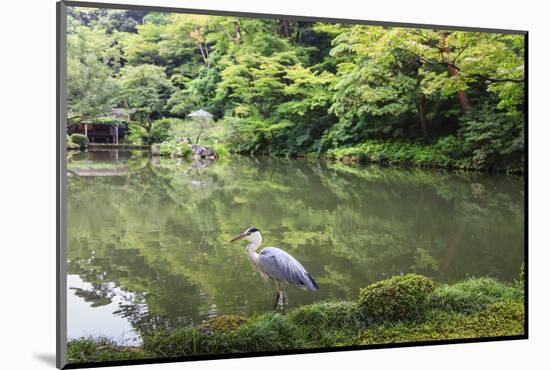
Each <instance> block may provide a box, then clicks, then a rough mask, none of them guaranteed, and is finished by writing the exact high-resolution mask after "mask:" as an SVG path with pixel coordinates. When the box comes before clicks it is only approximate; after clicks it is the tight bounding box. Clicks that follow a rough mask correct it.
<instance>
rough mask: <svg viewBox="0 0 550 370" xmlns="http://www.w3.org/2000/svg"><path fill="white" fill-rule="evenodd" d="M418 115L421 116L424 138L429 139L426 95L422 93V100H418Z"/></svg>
mask: <svg viewBox="0 0 550 370" xmlns="http://www.w3.org/2000/svg"><path fill="white" fill-rule="evenodd" d="M418 115H419V116H420V129H421V131H422V138H423V139H424V141H428V119H427V117H426V95H424V94H420V101H419V102H418Z"/></svg>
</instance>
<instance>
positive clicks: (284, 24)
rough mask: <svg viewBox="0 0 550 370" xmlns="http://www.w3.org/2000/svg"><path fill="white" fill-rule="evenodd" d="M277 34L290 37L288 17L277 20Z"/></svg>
mask: <svg viewBox="0 0 550 370" xmlns="http://www.w3.org/2000/svg"><path fill="white" fill-rule="evenodd" d="M279 34H280V35H281V36H283V37H290V21H289V20H288V19H281V20H279Z"/></svg>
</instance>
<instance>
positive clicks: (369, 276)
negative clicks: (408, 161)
mask: <svg viewBox="0 0 550 370" xmlns="http://www.w3.org/2000/svg"><path fill="white" fill-rule="evenodd" d="M68 169H69V170H70V171H72V172H73V174H72V175H70V177H69V182H68V255H69V265H68V268H69V273H70V274H74V275H77V276H79V277H80V278H81V279H82V280H83V281H85V282H86V283H88V284H90V286H91V287H92V288H91V289H90V288H88V289H83V290H74V291H73V295H74V297H76V298H78V299H79V300H80V301H79V302H85V303H86V305H87V306H86V307H87V311H86V312H88V313H89V314H90V315H92V314H93V312H95V310H98V309H100V308H101V307H104V306H106V305H107V306H108V305H110V304H112V302H113V297H114V296H113V292H112V290H114V289H122V290H124V291H125V292H132V294H131V296H129V299H128V300H127V301H124V302H123V304H118V306H117V309H116V313H115V314H114V315H115V316H116V315H118V316H119V317H122V318H124V319H125V320H127V322H129V323H130V324H131V325H132V327H133V328H135V329H138V330H141V329H143V328H146V329H147V328H160V327H167V328H174V327H179V326H182V325H188V324H193V323H198V322H200V321H202V320H204V319H205V318H207V317H210V316H214V315H217V314H220V313H244V314H246V313H250V312H256V311H261V310H268V309H270V306H271V304H272V299H273V288H272V286H271V285H270V284H267V283H264V282H263V281H262V280H261V279H260V278H259V277H258V276H257V275H256V273H255V272H254V270H253V269H252V267H251V266H250V265H249V263H248V261H247V259H246V254H245V251H244V245H239V246H236V245H229V244H227V241H228V240H229V239H230V238H231V236H233V234H235V233H236V232H239V231H241V230H242V229H244V228H245V227H247V226H252V225H254V226H256V227H258V228H260V229H261V230H262V233H263V235H264V243H265V244H266V245H277V246H279V247H282V248H284V249H286V250H287V251H289V252H290V253H291V254H293V255H294V256H296V258H297V259H298V260H300V261H301V262H302V263H303V265H304V266H305V267H306V268H307V269H308V270H309V271H310V272H311V273H312V274H313V276H314V277H315V278H316V281H317V282H318V283H319V285H320V287H321V289H320V291H319V292H315V293H312V292H308V293H305V292H303V291H301V290H293V289H289V298H290V305H291V306H295V305H299V304H305V303H310V302H313V301H317V300H323V299H331V298H350V297H355V296H356V295H357V292H358V290H359V288H360V287H362V286H365V285H367V284H368V283H370V282H373V281H376V280H379V279H382V278H384V277H387V276H392V275H395V274H400V273H406V272H411V271H412V272H417V273H422V274H425V275H429V276H431V277H433V278H434V279H436V280H437V281H454V280H458V279H462V278H464V277H466V276H481V275H490V276H495V277H498V278H500V279H504V280H508V281H511V280H513V279H514V278H516V277H517V274H518V271H519V267H520V265H521V263H522V261H523V247H524V244H523V212H524V209H523V201H524V194H523V179H521V178H516V177H508V176H486V175H483V174H461V173H438V172H425V171H409V170H398V169H383V168H376V167H367V168H365V167H349V166H344V165H340V164H330V163H328V164H327V163H323V162H306V161H296V160H281V159H259V158H252V159H251V158H240V157H239V158H232V159H231V160H220V161H216V162H214V163H204V162H202V163H198V162H194V163H190V162H186V161H176V160H172V159H163V158H153V159H150V158H149V157H148V156H147V155H146V154H143V153H140V152H135V153H129V152H125V153H124V154H122V153H119V154H118V155H114V154H113V153H109V152H106V153H101V154H97V153H93V152H92V153H77V154H76V155H72V156H71V157H69V158H68ZM115 296H116V295H115ZM119 303H120V302H119ZM71 304H72V303H69V312H71V310H72V309H73V308H72V307H71ZM88 313H83V314H82V315H83V316H80V317H87V315H88ZM78 320H82V319H78ZM73 325H74V326H76V325H77V324H76V323H75V322H73V321H69V328H70V329H71V326H73ZM109 325H110V324H109V323H108V322H105V323H104V324H102V323H97V326H96V329H95V330H96V332H95V334H105V333H104V332H103V331H104V330H108V326H109ZM74 330H77V329H74ZM74 330H73V333H74V332H75V331H74Z"/></svg>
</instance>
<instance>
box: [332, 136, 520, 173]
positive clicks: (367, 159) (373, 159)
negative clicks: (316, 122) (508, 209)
mask: <svg viewBox="0 0 550 370" xmlns="http://www.w3.org/2000/svg"><path fill="white" fill-rule="evenodd" d="M326 157H327V158H328V159H333V160H338V161H342V162H345V163H377V164H384V165H395V166H405V167H419V168H444V169H461V170H476V171H494V172H509V173H521V172H523V164H522V162H521V161H520V160H518V161H509V162H506V163H503V164H502V165H501V166H496V165H495V164H494V163H488V162H486V161H482V160H479V159H477V158H474V156H472V155H469V154H467V153H463V152H461V151H460V150H457V149H456V148H454V147H453V145H451V144H449V143H448V142H447V141H445V140H441V141H439V142H436V143H434V144H424V143H422V142H416V141H380V140H370V141H366V142H364V143H362V144H358V145H355V146H351V147H345V148H338V149H331V150H329V151H328V152H327V153H326Z"/></svg>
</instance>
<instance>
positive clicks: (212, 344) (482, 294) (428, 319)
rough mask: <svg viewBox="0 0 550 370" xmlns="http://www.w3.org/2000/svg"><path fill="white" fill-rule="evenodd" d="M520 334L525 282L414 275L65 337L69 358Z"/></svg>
mask: <svg viewBox="0 0 550 370" xmlns="http://www.w3.org/2000/svg"><path fill="white" fill-rule="evenodd" d="M523 334H524V304H523V286H522V284H520V283H516V284H504V283H501V282H499V281H497V280H494V279H492V278H477V279H473V278H472V279H468V280H465V281H462V282H459V283H457V284H454V285H439V286H436V285H435V284H434V283H433V282H432V281H431V280H430V279H428V278H426V277H424V276H420V275H414V274H408V275H405V276H397V277H393V278H392V279H388V280H385V281H382V282H378V283H375V284H372V285H369V286H368V287H366V288H364V289H362V290H361V292H360V294H359V297H358V299H357V301H331V302H321V303H315V304H312V305H306V306H300V307H297V308H295V309H293V310H291V311H290V312H289V313H287V314H286V315H282V314H280V313H274V312H267V313H261V314H257V315H253V316H251V317H242V316H237V315H224V316H218V317H215V318H212V319H209V320H207V321H205V322H203V323H202V324H200V325H196V326H189V327H182V328H179V329H175V330H172V331H158V330H157V331H155V332H143V333H141V336H142V340H143V341H142V344H141V345H140V346H139V347H124V346H119V345H118V344H117V343H116V342H114V341H112V340H110V339H108V338H80V339H74V340H71V341H69V342H68V351H67V353H68V359H69V362H72V363H74V362H97V361H116V360H128V359H144V358H158V357H173V356H194V355H206V354H226V353H246V352H258V351H280V350H289V349H310V348H323V347H335V346H351V345H370V344H386V343H406V342H419V341H438V340H449V339H468V338H480V337H483V338H488V337H498V336H517V335H523Z"/></svg>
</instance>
